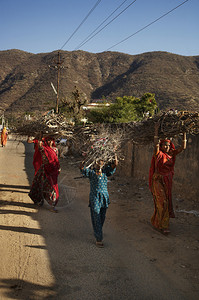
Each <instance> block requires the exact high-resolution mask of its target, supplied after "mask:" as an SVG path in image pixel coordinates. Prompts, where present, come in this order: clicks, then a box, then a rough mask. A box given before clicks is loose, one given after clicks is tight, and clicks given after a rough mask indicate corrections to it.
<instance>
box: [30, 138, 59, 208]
mask: <svg viewBox="0 0 199 300" xmlns="http://www.w3.org/2000/svg"><path fill="white" fill-rule="evenodd" d="M38 149H39V151H40V153H41V157H42V164H41V166H40V168H39V170H38V171H37V173H36V175H35V176H34V179H33V183H32V187H31V190H30V193H29V197H30V198H31V199H32V201H33V202H34V203H36V204H38V205H40V206H41V205H43V202H44V200H46V201H47V202H48V204H50V205H51V206H53V207H55V206H56V204H57V202H58V200H59V189H58V174H59V169H60V164H59V160H58V157H57V154H56V152H55V150H54V149H53V148H51V147H50V146H48V144H47V142H46V141H44V144H43V146H41V147H40V148H38Z"/></svg>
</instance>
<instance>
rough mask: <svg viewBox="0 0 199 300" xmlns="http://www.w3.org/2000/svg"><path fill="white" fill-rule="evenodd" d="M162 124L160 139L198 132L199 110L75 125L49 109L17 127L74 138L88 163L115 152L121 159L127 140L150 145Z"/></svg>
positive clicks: (108, 158) (32, 132) (27, 132)
mask: <svg viewBox="0 0 199 300" xmlns="http://www.w3.org/2000/svg"><path fill="white" fill-rule="evenodd" d="M156 123H158V124H159V131H158V136H159V138H160V139H161V138H175V137H176V136H178V135H180V134H182V133H183V132H187V133H189V134H191V135H196V134H199V113H198V112H188V111H180V112H178V111H176V110H169V111H167V112H161V113H159V114H156V115H154V116H153V117H151V118H148V119H146V120H143V121H141V122H130V123H121V124H91V125H88V126H74V125H72V124H70V123H69V122H68V121H67V120H66V119H65V117H64V116H63V115H62V114H54V112H49V113H47V114H45V115H44V116H42V117H41V118H38V119H37V120H35V121H31V122H30V121H29V122H26V123H24V124H22V125H21V126H18V127H17V128H16V132H17V133H18V134H20V135H29V136H35V135H37V134H39V133H41V132H42V133H43V136H46V135H51V136H52V135H54V136H56V137H64V138H67V139H70V140H72V141H73V144H74V148H75V149H76V151H78V152H80V153H81V154H82V155H83V157H82V159H83V160H84V161H85V165H86V166H92V165H93V164H94V163H95V161H96V160H99V159H102V160H104V161H105V162H110V161H113V160H114V158H115V154H117V156H118V158H119V159H121V158H122V154H121V152H122V151H121V148H122V146H123V145H124V144H125V143H126V142H127V141H132V142H133V143H136V144H148V143H152V142H153V140H154V127H155V124H156Z"/></svg>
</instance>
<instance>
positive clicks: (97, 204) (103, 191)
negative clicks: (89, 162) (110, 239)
mask: <svg viewBox="0 0 199 300" xmlns="http://www.w3.org/2000/svg"><path fill="white" fill-rule="evenodd" d="M117 165H118V160H117V156H115V160H114V162H113V163H112V164H111V165H104V161H103V160H98V161H96V165H95V168H94V169H93V170H92V169H91V168H86V167H84V164H83V162H82V163H81V164H80V170H81V173H82V174H83V175H84V176H85V177H87V178H89V181H90V195H89V207H90V214H91V221H92V226H93V231H94V236H95V238H96V246H98V247H103V246H104V244H103V231H102V228H103V224H104V221H105V217H106V211H107V208H108V206H109V204H110V200H109V194H108V189H107V181H108V177H109V176H111V175H113V174H114V173H115V171H116V166H117Z"/></svg>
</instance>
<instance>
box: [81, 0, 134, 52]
mask: <svg viewBox="0 0 199 300" xmlns="http://www.w3.org/2000/svg"><path fill="white" fill-rule="evenodd" d="M135 2H136V0H134V1H132V2H131V3H130V4H129V5H128V6H127V7H126V8H124V9H123V10H122V11H121V12H120V13H119V14H118V15H117V16H115V17H114V18H113V19H112V20H111V21H110V22H108V23H107V24H106V25H105V26H104V27H102V28H101V29H100V30H98V31H97V32H96V33H95V34H94V35H92V36H91V37H90V38H89V39H88V40H86V41H85V42H84V43H82V44H81V45H80V46H81V47H82V46H83V45H85V44H86V43H88V41H90V40H91V39H92V38H94V37H95V36H96V35H97V34H98V33H100V32H101V31H102V30H103V29H104V28H106V27H107V26H108V25H109V24H111V23H112V22H113V21H114V20H115V19H117V18H118V17H119V16H120V15H121V14H122V13H123V12H125V10H127V9H128V8H129V7H130V6H131V5H132V4H134V3H135ZM77 49H78V48H77Z"/></svg>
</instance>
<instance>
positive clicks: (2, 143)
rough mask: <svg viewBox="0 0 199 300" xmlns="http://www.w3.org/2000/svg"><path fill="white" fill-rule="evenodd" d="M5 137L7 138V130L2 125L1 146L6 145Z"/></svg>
mask: <svg viewBox="0 0 199 300" xmlns="http://www.w3.org/2000/svg"><path fill="white" fill-rule="evenodd" d="M7 138H8V131H7V129H6V127H4V128H3V130H2V132H1V146H2V147H5V146H6V144H7Z"/></svg>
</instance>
